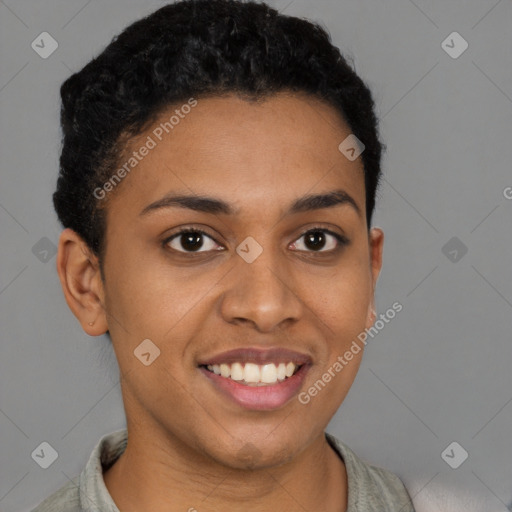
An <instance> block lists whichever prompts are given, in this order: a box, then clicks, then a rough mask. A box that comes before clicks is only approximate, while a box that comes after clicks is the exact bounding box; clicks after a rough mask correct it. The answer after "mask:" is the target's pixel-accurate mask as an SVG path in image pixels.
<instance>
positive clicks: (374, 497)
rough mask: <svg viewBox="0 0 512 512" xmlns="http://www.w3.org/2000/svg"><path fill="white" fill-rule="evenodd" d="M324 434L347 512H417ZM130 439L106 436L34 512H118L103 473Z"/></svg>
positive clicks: (400, 490)
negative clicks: (336, 462)
mask: <svg viewBox="0 0 512 512" xmlns="http://www.w3.org/2000/svg"><path fill="white" fill-rule="evenodd" d="M325 435H326V438H327V441H328V442H329V444H330V445H331V446H332V447H333V448H334V449H335V450H336V452H337V453H338V454H339V455H340V457H341V458H342V459H343V461H344V462H345V467H346V470H347V478H348V508H347V512H415V511H414V507H413V505H412V502H411V499H410V497H409V494H408V493H407V491H406V490H405V487H404V485H403V484H402V482H401V481H400V479H399V478H398V477H397V476H396V475H394V474H393V473H390V472H389V471H387V470H385V469H382V468H378V467H375V466H371V465H369V464H367V463H365V462H363V461H362V460H361V459H359V458H358V457H357V456H356V455H355V453H354V452H353V451H352V450H350V448H348V446H346V445H345V444H343V443H342V442H340V441H338V440H337V439H336V438H335V437H334V436H332V435H330V434H327V433H326V434H325ZM127 439H128V433H127V430H126V429H122V430H118V431H116V432H112V433H111V434H107V435H105V436H103V437H102V438H101V439H100V441H99V442H98V444H97V445H96V446H95V448H94V450H93V451H92V453H91V456H90V458H89V461H88V462H87V464H86V466H85V467H84V469H83V470H82V472H81V473H80V475H79V476H78V477H77V478H75V479H74V480H73V481H72V482H68V483H67V484H66V485H64V487H62V488H61V489H59V490H58V491H57V492H55V493H54V494H52V495H51V496H50V497H48V498H47V499H46V500H44V501H43V502H42V503H40V504H39V505H38V506H37V507H36V508H35V509H34V510H33V511H32V512H119V509H118V508H117V506H116V504H115V503H114V501H113V499H112V497H111V496H110V494H109V492H108V490H107V488H106V486H105V482H104V480H103V471H104V470H105V469H106V468H108V467H110V466H111V465H112V464H114V462H115V461H116V460H117V459H118V457H119V456H120V455H121V454H122V453H123V452H124V450H125V448H126V443H127Z"/></svg>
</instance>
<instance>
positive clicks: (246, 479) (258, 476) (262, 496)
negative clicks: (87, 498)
mask: <svg viewBox="0 0 512 512" xmlns="http://www.w3.org/2000/svg"><path fill="white" fill-rule="evenodd" d="M128 432H129V437H128V444H127V447H126V450H125V452H124V453H123V454H122V455H121V456H120V457H119V459H118V460H117V461H116V463H115V464H114V465H113V466H112V467H111V468H110V469H109V470H107V471H106V472H105V473H104V475H103V477H104V480H105V484H106V486H107V489H108V491H109V493H110V495H111V496H112V498H113V500H114V502H115V503H116V505H117V507H118V508H119V510H120V511H121V512H132V511H139V510H151V511H153V512H164V511H165V512H175V511H176V512H177V511H180V512H183V511H184V510H186V511H189V512H194V511H197V512H207V511H217V510H234V511H238V510H240V511H242V510H243V511H244V512H263V511H268V510H323V511H326V512H345V511H346V507H347V475H346V470H345V466H344V464H343V461H342V460H341V458H340V457H339V456H338V454H337V453H336V452H335V451H334V449H333V448H332V447H331V446H330V445H329V443H328V442H327V439H326V438H325V435H324V433H322V434H321V435H319V436H318V438H317V439H315V440H314V441H313V442H312V443H311V444H310V445H309V446H308V447H307V448H306V450H304V451H303V452H302V453H301V454H299V455H298V456H297V457H296V458H295V459H293V460H291V461H288V462H286V463H284V464H282V465H280V466H278V467H269V468H263V469H254V470H240V469H233V468H229V467H226V466H224V465H221V464H219V463H217V462H216V461H214V460H213V459H211V458H208V457H205V456H204V455H201V454H199V453H197V452H195V451H194V450H193V449H191V448H189V447H184V446H183V444H182V443H179V442H178V441H177V440H175V439H172V437H170V436H169V434H167V433H166V434H164V433H162V432H158V429H156V431H155V432H154V435H151V436H148V435H147V432H148V430H146V429H142V428H141V427H140V426H139V427H138V428H137V425H128Z"/></svg>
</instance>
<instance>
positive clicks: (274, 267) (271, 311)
mask: <svg viewBox="0 0 512 512" xmlns="http://www.w3.org/2000/svg"><path fill="white" fill-rule="evenodd" d="M294 284H295V283H294V278H293V276H292V273H291V272H290V269H289V267H287V263H286V262H285V261H283V262H281V263H279V264H278V263H277V256H274V254H273V253H272V251H270V250H264V251H263V252H262V253H261V255H260V256H259V257H258V258H257V259H256V260H255V261H253V262H252V263H247V262H246V261H244V260H243V259H242V258H240V259H239V260H238V261H237V262H236V263H235V268H234V269H233V270H232V271H231V272H230V273H229V277H228V280H227V288H226V291H225V293H224V294H223V297H222V303H221V314H222V316H223V318H224V320H225V321H227V322H229V323H234V324H246V323H249V324H252V325H253V327H254V328H256V329H257V330H258V331H259V332H271V331H273V330H275V329H277V328H282V327H284V326H285V324H293V323H296V322H297V321H298V320H299V319H300V317H301V315H302V313H303V310H304V304H303V302H302V300H301V298H300V297H299V296H298V292H297V291H296V290H295V289H294V288H295V286H294Z"/></svg>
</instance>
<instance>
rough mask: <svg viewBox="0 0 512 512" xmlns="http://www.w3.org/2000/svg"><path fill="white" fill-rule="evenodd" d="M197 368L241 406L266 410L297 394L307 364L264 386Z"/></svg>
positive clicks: (278, 405) (307, 367) (280, 404)
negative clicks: (282, 379) (283, 378)
mask: <svg viewBox="0 0 512 512" xmlns="http://www.w3.org/2000/svg"><path fill="white" fill-rule="evenodd" d="M199 369H200V370H201V371H202V372H203V374H204V375H206V377H208V379H210V381H211V382H212V383H213V384H214V386H215V387H216V388H217V389H219V390H220V391H221V392H223V393H224V394H225V395H228V396H229V397H230V398H231V399H232V400H234V401H235V402H236V403H237V404H238V405H240V406H241V407H243V408H245V409H253V410H267V411H268V410H272V409H278V408H279V407H282V406H283V405H285V404H286V403H287V402H288V401H289V400H291V398H293V396H294V395H296V394H297V392H298V390H299V389H300V387H301V386H302V382H303V381H304V378H305V376H306V373H307V371H308V369H309V365H307V364H304V365H302V366H301V367H300V368H299V370H298V371H297V373H295V374H293V375H292V376H291V377H288V378H287V379H285V380H284V381H283V382H277V383H276V384H267V385H266V386H247V385H245V384H240V383H239V382H237V381H235V380H232V379H229V378H226V377H221V376H220V375H217V374H216V373H213V372H210V371H209V370H207V369H206V368H203V367H202V366H201V367H199Z"/></svg>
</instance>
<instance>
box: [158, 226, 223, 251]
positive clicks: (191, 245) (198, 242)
mask: <svg viewBox="0 0 512 512" xmlns="http://www.w3.org/2000/svg"><path fill="white" fill-rule="evenodd" d="M205 237H206V238H207V239H208V240H209V241H211V242H213V244H212V243H211V242H210V243H208V241H206V243H205ZM164 244H165V245H167V246H169V247H171V249H173V250H175V251H178V252H182V253H189V252H190V253H194V252H208V251H211V250H216V247H217V243H216V242H215V240H213V238H212V237H211V236H209V235H208V234H207V233H205V232H204V231H201V230H200V229H183V230H181V231H179V232H178V233H175V234H174V235H172V236H171V237H169V238H167V239H166V240H165V241H164ZM203 248H205V250H204V251H201V250H200V249H203Z"/></svg>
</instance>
